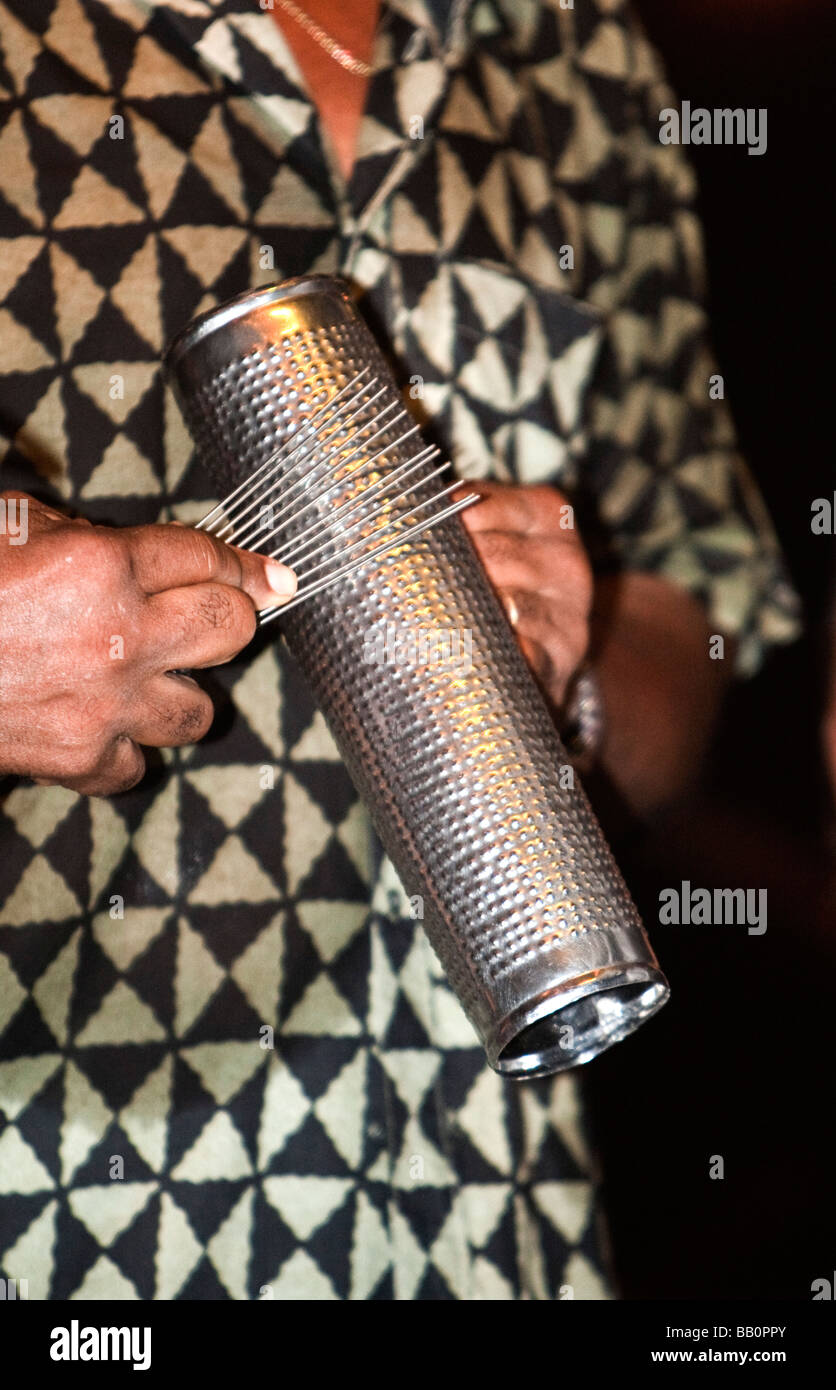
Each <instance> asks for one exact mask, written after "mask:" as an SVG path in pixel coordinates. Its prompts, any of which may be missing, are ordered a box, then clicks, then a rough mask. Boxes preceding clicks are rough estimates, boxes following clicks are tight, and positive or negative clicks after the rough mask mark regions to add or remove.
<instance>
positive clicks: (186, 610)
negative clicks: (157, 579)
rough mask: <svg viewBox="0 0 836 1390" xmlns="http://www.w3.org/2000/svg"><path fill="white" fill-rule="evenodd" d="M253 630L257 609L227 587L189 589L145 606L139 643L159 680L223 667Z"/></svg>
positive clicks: (160, 596)
mask: <svg viewBox="0 0 836 1390" xmlns="http://www.w3.org/2000/svg"><path fill="white" fill-rule="evenodd" d="M255 630H256V616H255V608H254V607H253V604H252V601H251V600H250V599H249V598H248V597H247V595H246V594H245V593H243V592H242V591H241V590H240V589H233V588H230V586H229V585H228V584H193V585H191V586H190V587H188V588H185V589H169V590H167V592H166V593H164V594H153V595H152V596H151V597H150V598H149V599H147V600H146V603H145V609H144V614H143V621H142V632H143V639H144V641H145V643H146V647H147V650H148V653H149V657H150V661H151V663H152V665H153V667H154V668H155V669H156V671H157V672H159V674H161V675H162V674H164V672H166V671H169V670H175V669H181V668H182V669H184V670H193V669H197V668H199V667H202V666H221V665H223V663H224V662H225V661H231V660H232V658H233V657H234V656H237V655H238V653H239V652H240V651H241V650H242V648H243V647H246V646H247V643H248V642H251V641H252V638H253V636H254V634H255Z"/></svg>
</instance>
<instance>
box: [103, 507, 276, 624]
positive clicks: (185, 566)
mask: <svg viewBox="0 0 836 1390" xmlns="http://www.w3.org/2000/svg"><path fill="white" fill-rule="evenodd" d="M122 534H123V536H124V537H125V539H126V541H127V544H128V546H129V549H130V558H131V564H132V566H133V572H134V577H135V579H136V581H137V583H138V584H139V586H140V588H141V589H143V590H144V591H145V593H146V594H160V593H164V592H165V591H166V590H167V589H181V588H185V587H187V586H188V585H191V584H207V583H215V584H228V585H230V586H231V587H233V588H236V589H242V590H243V591H244V592H245V593H247V594H249V596H250V598H251V599H252V601H253V603H254V604H255V605H256V607H257V608H268V607H271V606H273V605H274V604H275V603H276V602H277V600H278V599H281V598H285V599H287V598H290V596H291V595H292V594H293V593H294V592H295V589H296V580H295V576H293V574H292V571H290V570H288V568H287V566H286V565H279V564H277V563H276V561H275V560H267V559H266V557H265V556H263V555H254V554H252V553H250V552H249V551H247V550H238V549H237V548H236V547H234V546H231V545H224V543H223V541H219V540H217V539H216V537H215V536H210V535H209V534H208V532H206V531H196V530H194V529H193V528H192V527H189V526H137V527H132V528H131V529H130V530H129V531H127V532H123V533H122Z"/></svg>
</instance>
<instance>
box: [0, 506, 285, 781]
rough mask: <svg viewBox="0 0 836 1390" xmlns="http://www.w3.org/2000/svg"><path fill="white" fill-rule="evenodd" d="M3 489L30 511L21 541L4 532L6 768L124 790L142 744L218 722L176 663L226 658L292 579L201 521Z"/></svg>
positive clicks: (0, 630) (188, 736)
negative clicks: (95, 515) (57, 505)
mask: <svg viewBox="0 0 836 1390" xmlns="http://www.w3.org/2000/svg"><path fill="white" fill-rule="evenodd" d="M0 496H2V498H3V499H4V500H5V501H6V502H8V501H9V500H10V499H11V498H17V499H18V502H17V506H18V508H19V507H20V502H21V500H22V499H25V501H26V505H27V509H28V518H27V520H28V536H27V539H26V542H25V544H13V543H12V537H10V536H9V535H8V534H6V535H0V774H5V773H12V774H16V775H19V776H24V777H32V778H34V779H35V780H36V781H38V782H42V783H57V784H59V785H61V786H65V787H69V788H71V789H72V790H74V791H78V792H82V793H85V794H87V795H91V796H107V795H111V794H112V793H114V792H119V791H125V790H127V789H128V788H129V787H133V786H135V785H136V783H137V782H138V781H139V780H140V778H141V777H142V776H143V773H144V771H145V758H144V756H143V754H142V751H141V747H140V745H143V744H144V745H146V746H148V747H155V748H166V747H167V748H170V747H175V746H176V745H179V744H184V743H193V742H195V741H196V740H198V739H200V738H202V737H203V735H204V734H205V733H206V732H207V730H208V729H209V726H210V724H211V723H212V716H213V710H212V702H211V700H210V699H209V696H208V695H206V694H205V692H204V691H202V690H201V689H200V687H199V686H198V685H197V684H196V682H195V681H193V680H191V679H190V677H188V676H181V675H172V674H171V672H172V671H174V670H180V669H182V668H187V669H197V668H200V667H204V666H217V665H220V664H221V663H223V662H225V661H230V660H231V659H232V657H234V656H235V655H236V654H237V653H238V652H239V651H240V650H241V648H242V647H245V646H246V645H247V643H248V642H249V641H250V639H251V638H252V636H253V633H254V632H255V627H256V610H257V609H260V608H266V607H270V606H273V605H275V604H277V603H281V602H286V601H287V599H289V598H290V597H291V595H292V594H293V592H294V590H295V584H296V581H295V578H294V576H293V574H292V572H291V571H290V570H288V569H287V568H286V567H285V566H283V565H277V564H276V563H275V562H271V561H267V560H265V559H264V557H262V556H258V555H253V554H248V553H247V552H245V551H241V550H236V549H234V548H233V547H231V546H227V545H224V544H223V543H222V542H221V541H217V540H215V538H214V537H213V536H210V535H207V533H206V532H204V531H194V530H192V529H191V528H188V527H181V526H176V525H172V526H164V525H163V526H137V527H130V528H126V529H124V530H115V529H112V528H110V527H105V526H91V525H90V523H89V522H86V521H78V520H71V519H69V518H68V517H64V516H60V515H59V514H58V513H56V512H53V511H51V510H50V509H49V508H47V507H44V506H42V505H41V503H39V502H36V501H35V500H34V499H33V498H31V497H28V498H27V497H25V494H23V493H3V494H0ZM7 530H8V528H7Z"/></svg>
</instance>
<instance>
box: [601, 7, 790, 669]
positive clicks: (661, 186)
mask: <svg viewBox="0 0 836 1390" xmlns="http://www.w3.org/2000/svg"><path fill="white" fill-rule="evenodd" d="M626 33H627V42H628V54H629V63H630V69H631V79H630V83H629V89H628V101H627V108H626V110H627V112H628V115H629V119H628V120H626V121H625V126H624V130H623V142H624V143H623V149H624V153H625V159H626V186H627V189H628V197H627V212H626V226H625V230H624V236H623V238H622V241H621V254H620V256H619V260H618V263H617V265H616V266H615V268H614V270H613V271H612V273H611V274H609V275H607V276H605V277H602V278H601V279H600V280H598V281H596V282H595V283H594V284H593V285H592V286H591V287H590V295H589V298H590V300H591V302H592V303H593V304H595V305H596V306H597V307H598V308H600V309H602V310H603V311H604V314H605V324H606V327H605V334H604V341H603V344H602V349H601V352H600V355H599V358H598V363H597V368H596V372H595V376H594V379H593V381H592V383H591V389H590V393H589V397H588V410H589V431H590V450H589V456H588V460H587V467H586V469H585V470H584V472H585V477H584V484H583V494H582V499H581V505H582V508H583V514H585V515H586V517H587V519H588V521H589V523H590V527H589V532H588V533H589V535H590V548H591V550H592V553H593V559H594V560H595V562H596V564H597V565H598V567H604V568H622V569H639V570H644V571H651V572H653V573H656V574H659V575H662V576H664V577H665V578H666V579H668V580H670V581H672V582H673V583H675V584H679V585H681V586H682V587H683V588H685V589H687V590H688V591H689V592H690V593H692V594H694V595H695V596H696V597H697V598H698V599H699V600H700V601H701V602H702V604H703V605H704V606H705V608H706V610H707V614H708V617H709V621H710V623H711V624H712V626H713V627H714V628H716V630H717V631H718V632H723V633H727V634H731V635H733V636H734V637H735V638H736V639H737V642H738V647H737V668H738V671H739V673H741V674H750V673H751V672H753V671H755V670H756V669H757V668H758V667H759V666H760V664H761V662H762V660H763V657H764V654H765V652H766V651H767V649H768V648H769V647H770V646H772V645H774V644H778V643H784V642H788V641H791V640H793V639H794V638H795V637H796V636H797V634H798V632H799V630H800V623H799V610H800V605H799V602H798V599H797V596H796V594H795V592H794V590H793V588H792V586H791V584H790V583H789V581H788V578H787V574H786V571H785V567H784V562H783V558H782V555H781V551H780V547H779V545H778V542H777V538H776V535H775V531H774V529H773V526H772V523H771V521H770V518H769V516H768V513H767V510H766V506H765V504H764V502H763V499H762V497H761V495H760V492H759V490H758V488H757V486H756V484H755V482H754V479H753V477H752V475H751V473H750V471H749V469H748V467H747V466H746V464H745V463H744V461H743V459H742V458H741V456H740V454H739V453H738V451H737V448H736V441H735V432H734V426H733V423H732V417H731V414H730V411H729V408H728V403H727V401H726V399H725V384H724V382H723V380H722V377H721V376H720V374H719V369H718V366H717V363H716V361H715V358H714V355H713V350H712V347H711V342H710V334H709V327H708V319H707V314H706V308H705V276H704V266H703V239H702V231H701V227H700V223H699V219H698V216H697V213H696V210H695V199H696V182H695V177H694V174H693V171H692V168H691V166H690V164H689V162H688V160H687V158H686V157H685V156H684V154H683V151H682V148H681V147H680V146H677V145H663V144H661V143H660V141H659V129H660V126H659V112H660V110H661V109H662V108H663V107H665V106H670V105H673V104H675V99H674V97H673V95H672V94H671V92H670V90H669V89H668V88H667V87H666V85H665V81H664V75H663V72H662V69H661V64H660V61H659V58H658V55H657V54H656V53H655V51H654V50H653V48H652V47H651V45H650V44H649V43H648V41H647V40H646V38H645V37H644V35H643V34H642V32H641V31H640V29H639V28H638V26H637V25H635V24H634V23H633V22H632V21H630V22H629V24H628V27H627V30H626ZM741 156H742V157H745V151H743V150H741ZM591 215H592V216H593V217H594V215H595V210H594V209H593V210H592V211H591Z"/></svg>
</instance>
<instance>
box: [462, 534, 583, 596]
mask: <svg viewBox="0 0 836 1390" xmlns="http://www.w3.org/2000/svg"><path fill="white" fill-rule="evenodd" d="M473 544H474V545H475V547H476V550H477V553H478V555H479V557H480V559H481V560H482V563H483V565H484V566H485V569H486V570H487V571H488V575H489V577H490V579H491V582H492V583H493V585H494V587H495V588H497V589H533V590H535V591H536V592H537V593H542V594H548V595H550V596H552V597H555V598H558V597H559V598H564V597H566V590H567V587H569V586H567V583H566V577H565V576H563V575H562V567H561V563H560V561H561V552H560V549H559V545H560V542H559V541H556V540H554V539H549V540H547V541H541V540H538V539H537V538H536V537H534V536H527V537H523V536H520V535H513V534H511V533H509V532H508V531H481V532H479V533H478V534H477V535H475V536H474V537H473ZM568 597H569V598H571V595H569V596H568Z"/></svg>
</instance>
